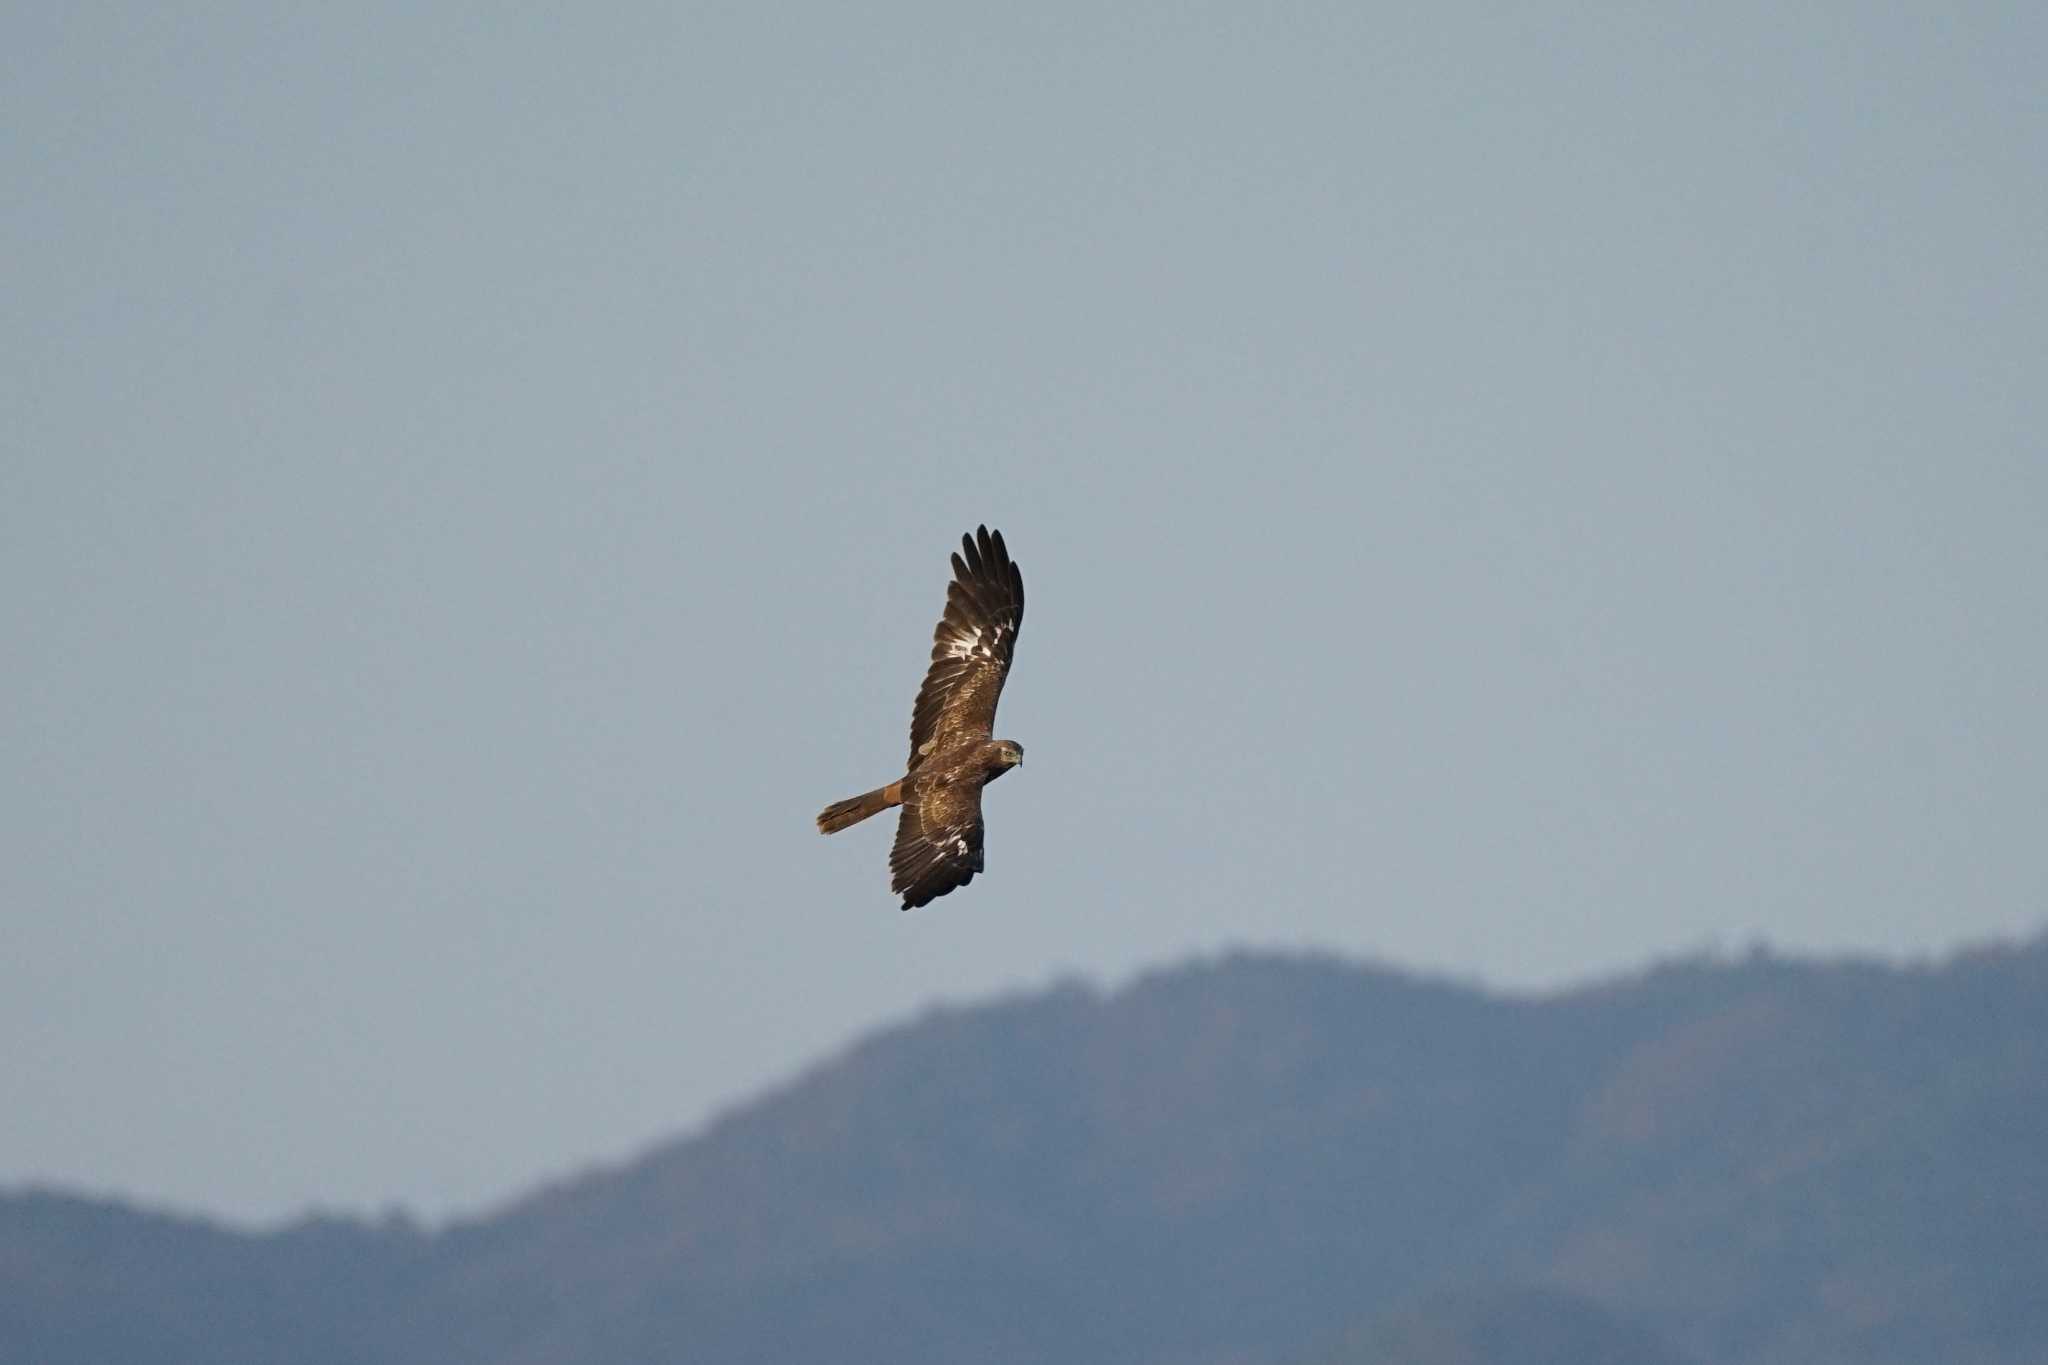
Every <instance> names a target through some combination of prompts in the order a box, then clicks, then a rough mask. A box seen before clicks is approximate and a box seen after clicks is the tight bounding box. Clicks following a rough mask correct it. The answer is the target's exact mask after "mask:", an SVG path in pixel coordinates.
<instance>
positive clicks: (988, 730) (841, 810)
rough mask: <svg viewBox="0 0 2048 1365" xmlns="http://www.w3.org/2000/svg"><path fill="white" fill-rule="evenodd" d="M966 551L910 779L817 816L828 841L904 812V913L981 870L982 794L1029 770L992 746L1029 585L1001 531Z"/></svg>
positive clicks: (956, 572)
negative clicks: (886, 814)
mask: <svg viewBox="0 0 2048 1365" xmlns="http://www.w3.org/2000/svg"><path fill="white" fill-rule="evenodd" d="M960 549H961V553H959V554H956V555H954V556H953V581H952V582H951V583H949V584H948V585H947V586H946V611H945V614H944V615H943V616H941V617H940V618H939V624H938V628H937V629H936V630H935V631H933V632H932V661H931V667H930V668H929V669H928V670H926V672H925V675H924V686H923V687H920V688H919V689H918V692H917V704H916V705H915V706H914V707H913V708H912V709H911V718H910V763H909V767H908V771H906V772H905V773H904V775H903V776H902V777H901V778H899V779H897V780H896V781H894V782H891V783H890V784H889V785H888V786H886V787H877V788H875V790H873V791H871V792H865V793H863V794H862V795H860V796H855V797H851V798H849V799H847V800H845V801H836V802H834V803H833V804H832V805H829V806H827V807H825V809H824V810H823V811H822V812H821V813H820V814H819V816H818V829H819V831H820V832H821V833H825V834H832V833H834V832H836V831H838V830H842V829H845V828H846V827H847V826H849V825H855V824H859V823H860V822H861V821H862V820H865V819H867V818H868V817H869V816H870V815H877V814H880V813H881V812H882V811H885V810H888V809H889V808H890V807H891V806H899V805H900V806H901V807H903V814H902V816H901V817H899V818H898V820H897V822H896V845H895V847H894V848H893V849H892V850H891V851H890V854H889V871H890V874H891V876H890V885H891V886H892V887H893V888H894V890H895V891H896V893H897V894H898V895H900V896H902V897H903V908H904V909H905V910H909V909H911V908H912V907H914V906H919V905H924V904H926V903H928V902H929V901H931V900H933V899H935V898H936V897H939V896H943V895H945V894H946V893H947V892H949V891H951V890H953V889H954V888H955V887H960V886H965V885H967V883H969V882H971V881H973V880H974V874H975V873H977V872H979V871H981V870H982V841H981V835H982V821H981V789H982V788H983V787H985V786H987V785H988V784H989V783H991V782H993V781H995V780H996V779H997V778H998V777H1001V776H1002V775H1003V774H1004V773H1006V772H1008V771H1009V770H1010V769H1011V768H1014V767H1016V766H1017V765H1018V764H1020V763H1022V762H1023V761H1024V747H1023V746H1022V745H1021V744H1017V743H1015V742H1013V741H1011V740H1007V739H995V738H993V737H992V736H993V735H994V734H995V722H996V702H997V700H998V699H999V698H1000V697H1001V696H1002V694H1003V680H1004V679H1005V678H1006V677H1008V676H1009V673H1010V657H1011V654H1012V653H1013V651H1014V650H1015V649H1016V647H1017V627H1018V625H1019V623H1021V622H1022V621H1023V619H1024V575H1023V574H1021V573H1019V572H1018V570H1017V566H1016V564H1014V563H1012V562H1011V560H1010V552H1009V550H1008V549H1007V548H1006V547H1005V546H1004V544H1003V535H1002V532H1000V531H991V530H989V529H988V528H987V527H986V526H983V527H980V528H978V529H977V530H976V531H975V533H974V534H973V535H971V536H962V537H961V538H960Z"/></svg>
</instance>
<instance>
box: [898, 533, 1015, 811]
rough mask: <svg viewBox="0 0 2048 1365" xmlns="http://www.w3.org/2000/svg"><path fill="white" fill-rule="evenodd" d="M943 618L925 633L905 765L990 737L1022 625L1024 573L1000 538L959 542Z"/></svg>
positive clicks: (964, 538) (994, 535)
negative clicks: (927, 639)
mask: <svg viewBox="0 0 2048 1365" xmlns="http://www.w3.org/2000/svg"><path fill="white" fill-rule="evenodd" d="M960 548H961V550H962V552H963V553H961V554H956V555H954V556H953V581H952V582H951V583H949V584H947V585H946V612H945V615H943V616H941V617H940V618H939V625H938V629H936V630H935V631H933V632H932V664H931V668H930V669H929V670H927V671H926V673H925V675H924V686H923V687H920V688H919V689H918V691H917V705H916V706H915V707H914V708H913V709H912V711H911V716H910V766H909V770H910V771H911V772H916V771H917V765H918V764H920V763H922V762H924V760H925V759H926V758H928V757H930V756H931V755H932V754H934V753H937V752H939V751H940V750H942V749H948V748H951V747H952V746H953V745H954V744H956V743H958V742H959V741H960V740H961V739H963V738H965V739H988V738H989V737H991V736H992V735H994V733H995V725H996V701H997V699H998V698H1000V697H1001V696H1002V694H1003V679H1004V678H1006V677H1008V676H1009V673H1010V656H1011V654H1012V652H1013V651H1015V649H1016V647H1017V628H1018V626H1019V625H1021V624H1022V623H1023V620H1024V575H1023V574H1022V573H1020V572H1018V569H1017V566H1016V565H1015V564H1013V563H1011V562H1010V552H1009V550H1008V549H1007V548H1006V547H1005V546H1004V545H1003V533H1002V532H1001V531H991V530H989V529H988V527H986V526H982V527H978V528H976V530H975V533H974V534H973V535H971V536H962V537H960Z"/></svg>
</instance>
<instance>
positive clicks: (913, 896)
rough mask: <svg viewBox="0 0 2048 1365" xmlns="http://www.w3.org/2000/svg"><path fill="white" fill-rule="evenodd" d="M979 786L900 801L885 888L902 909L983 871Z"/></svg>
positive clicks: (949, 786) (957, 786)
mask: <svg viewBox="0 0 2048 1365" xmlns="http://www.w3.org/2000/svg"><path fill="white" fill-rule="evenodd" d="M998 682H1000V680H998ZM981 786H982V784H981V783H979V782H961V783H946V784H944V785H941V786H935V787H933V788H931V789H930V790H929V791H927V792H925V793H924V794H923V795H921V796H919V797H918V798H917V799H916V800H914V801H909V802H906V803H904V806H903V814H902V815H901V816H899V817H898V818H897V820H896V847H895V848H893V849H891V850H890V852H889V873H890V877H889V887H890V889H891V890H893V891H895V892H896V894H897V895H899V896H901V897H903V908H904V909H905V910H911V909H915V908H916V907H918V906H920V905H924V904H926V903H927V902H929V901H931V900H933V899H935V898H937V897H939V896H943V895H945V894H946V893H947V892H948V891H951V890H953V889H954V888H955V887H960V886H965V885H967V883H969V882H971V881H973V880H974V874H975V873H977V872H979V871H981V866H982V863H981V830H982V825H981Z"/></svg>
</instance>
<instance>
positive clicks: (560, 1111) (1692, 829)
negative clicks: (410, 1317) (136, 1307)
mask: <svg viewBox="0 0 2048 1365" xmlns="http://www.w3.org/2000/svg"><path fill="white" fill-rule="evenodd" d="M2043 50H2048V10H2043V9H2042V8H2041V7H2039V6H2036V5H2023V4H2010V5H1998V4H1985V5H1968V6H1949V7H1927V6H1904V5H1890V4H1877V5H1872V4H1863V3H1856V4H1849V3H1839V4H1815V5H1807V6H1793V7H1786V6H1782V5H1765V4H1758V3H1735V4H1729V5H1720V6H1710V7H1695V6H1654V5H1653V6H1636V7H1608V6H1590V5H1588V6H1573V5H1555V6H1547V7H1537V8H1536V9H1533V10H1530V11H1528V12H1517V13H1515V14H1512V15H1504V14H1502V13H1501V12H1500V7H1497V6H1488V5H1466V4H1456V3H1449V4H1434V5H1428V6H1396V5H1355V4H1342V5H1339V4H1303V5H1296V6H1284V7H1280V8H1278V9H1261V8H1260V7H1256V6H1241V5H1208V4H1200V3H1195V4H1189V3H1176V4H1172V5H1164V4H1157V5H1155V4H1129V5H1122V6H1112V7H1104V6H1096V5H1077V4H1068V3H1057V2H1055V3H1048V4H1043V5H1036V6H1028V7H1017V6H1008V5H1005V6H995V5H982V4H965V5H962V4H940V3H936V2H935V0H934V2H932V3H905V2H903V0H894V2H885V3H880V4H877V5H873V6H865V7H853V6H836V5H808V4H791V5H783V6H691V5H635V4H621V5H609V6H597V7H561V6H506V5H497V4H493V5H457V4H449V5H440V6H431V7H419V6H413V5H399V4H394V3H366V4H359V5H353V6H346V7H331V6H330V7H298V8H297V9H294V8H292V7H284V8H282V9H280V8H279V7H277V6H273V5H258V4H253V3H251V4H221V5H214V6H206V7H196V6H195V7H164V6H157V5H143V4H131V5H119V4H112V5H102V6H55V5H48V6H27V5H20V6H11V7H9V8H8V10H7V12H6V16H5V18H4V19H0V171H4V175H5V182H6V183H7V184H8V185H9V186H10V187H11V192H10V193H9V194H7V195H6V196H4V202H0V257H4V259H5V260H6V261H7V263H8V265H7V269H6V270H5V272H4V274H0V353H4V358H5V363H4V365H0V443H4V444H0V639H4V640H5V641H6V655H7V663H6V667H5V668H4V670H0V916H4V918H0V1039H5V1045H4V1047H0V1094H4V1096H5V1102H4V1103H0V1187H20V1186H24V1185H30V1184H54V1185H57V1186H59V1187H62V1188H67V1189H76V1190H81V1191H89V1192H95V1193H110V1194H118V1195H121V1196H123V1197H129V1198H134V1199H139V1200H143V1201H145V1202H148V1203H151V1204H155V1205H161V1206H166V1207H171V1208H178V1209H187V1210H195V1211H200V1212H204V1213H208V1214H211V1215H214V1216H219V1217H223V1218H228V1219H232V1220H238V1221H244V1222H252V1223H268V1222H272V1221H275V1220H279V1219H284V1218H288V1217H292V1216H295V1215H297V1214H299V1213H301V1212H303V1211H304V1210H307V1209H309V1208H323V1209H333V1210H347V1211H371V1212H374V1211H376V1210H380V1209H385V1208H389V1207H391V1206H403V1207H405V1208H407V1209H410V1210H412V1211H414V1212H415V1213H417V1214H419V1215H420V1216H422V1217H425V1218H429V1219H439V1218H445V1217H450V1216H458V1215H468V1214H473V1213H476V1212H478V1211H481V1210H486V1209H488V1208H490V1207H493V1206H495V1205H497V1204H500V1203H502V1202H503V1201H505V1200H507V1199H510V1198H512V1197H514V1196H516V1195H517V1194H519V1193H520V1192H522V1191H524V1190H526V1189H529V1188H531V1187H532V1186H533V1185H534V1184H535V1183H536V1182H538V1181H541V1180H545V1179H556V1178H562V1177H564V1176H567V1175H570V1174H573V1173H574V1172H576V1171H578V1170H581V1169H585V1168H588V1167H589V1166H590V1165H592V1164H593V1163H606V1162H613V1161H617V1160H620V1159H623V1158H626V1157H628V1156H630V1155H631V1154H633V1153H634V1152H636V1151H639V1150H642V1149H643V1148H644V1147H645V1146H646V1145H647V1144H649V1143H652V1142H654V1141H657V1140H659V1139H663V1138H666V1137H670V1136H673V1135H675V1134H678V1133H683V1132H687V1131H690V1130H691V1129H692V1128H693V1127H694V1126H696V1125H699V1124H701V1123H703V1122H704V1121H705V1120H706V1119H707V1117H709V1116H710V1115H713V1114H715V1113H717V1112H718V1111H720V1110H721V1109H722V1108H724V1107H727V1106H730V1105H731V1104H734V1103H736V1102H740V1101H743V1100H744V1099H745V1098H747V1097H748V1096H750V1095H754V1094H758V1093H760V1092H761V1091H762V1090H763V1089H764V1088H766V1087H770V1086H773V1085H776V1084H780V1083H783V1082H785V1081H787V1080H788V1079H789V1078H790V1077H791V1076H793V1075H795V1074H797V1073H798V1072H799V1071H800V1070H801V1069H802V1068H803V1067H805V1066H808V1065H811V1064H814V1063H816V1062H817V1061H818V1060H819V1059H821V1058H824V1057H827V1056H829V1055H831V1053H832V1052H833V1051H834V1050H836V1049H838V1048H840V1047H842V1046H844V1045H845V1044H846V1043H847V1042H848V1041H849V1040H851V1039H852V1038H854V1037H856V1036H858V1035H859V1034H860V1033H861V1032H863V1031H864V1030H868V1029H871V1028H873V1027H875V1026H877V1025H879V1024H881V1023H884V1022H887V1021H892V1020H898V1019H901V1018H904V1017H908V1016H912V1015H915V1014H916V1013H917V1012H919V1011H921V1010H924V1009H927V1008H929V1007H931V1006H932V1005H933V1004H934V1003H935V1002H950V1003H956V1004H957V1003H966V1002H972V1001H976V1000H980V999H985V998H988V997H989V996H991V995H992V994H995V993H999V992H1006V991H1014V990H1022V989H1031V988H1035V987H1038V986H1041V985H1043V984H1045V983H1047V982H1050V981H1053V980H1056V979H1061V978H1065V977H1069V976H1081V977H1084V978H1087V979H1092V980H1095V981H1099V982H1103V983H1111V984H1113V983H1115V982H1118V981H1121V980H1124V979H1128V977H1129V976H1130V975H1131V974H1132V973H1134V972H1138V971H1142V970H1146V969H1150V968H1154V967H1159V966H1162V965H1166V964H1170V963H1173V962H1176V961H1179V960H1183V959H1185V958H1187V957H1189V956H1190V955H1195V954H1205V953H1214V952H1218V951H1223V950H1226V949H1228V948H1231V947H1235V946H1254V947H1259V946H1264V947H1284V948H1303V947H1313V948H1320V949H1326V950H1329V951H1334V952H1338V953H1341V954H1344V955H1346V956H1349V957H1353V958H1358V959H1370V960H1375V961H1380V962H1386V963H1391V964H1397V965H1400V966H1403V967H1407V968H1413V969H1416V970H1423V971H1429V972H1434V973H1444V974H1448V975H1451V976H1454V977H1458V978H1461V979H1466V980H1471V981H1476V982H1483V983H1487V984H1489V985H1491V986H1494V987H1496V988H1501V989H1522V990H1527V989H1539V990H1548V989H1555V988H1561V987H1565V986H1569V985H1571V984H1573V983H1577V982H1583V981H1586V980H1588V979H1593V978H1597V977H1600V976H1603V975H1608V974H1613V973H1618V972H1623V971H1627V970H1630V969H1633V968H1636V967H1639V966H1641V965H1643V964H1644V963H1646V962H1649V961H1652V960H1655V959H1658V958H1661V957H1670V956H1673V955H1680V954H1692V953H1699V952H1703V951H1709V952H1740V951H1744V950H1746V949H1747V948H1748V946H1749V945H1751V944H1753V943H1756V942H1767V943H1769V944H1770V945H1772V946H1773V947H1774V948H1776V949H1778V950H1780V951H1785V952H1797V953H1815V954H1827V955H1835V954H1844V953H1857V954H1880V955H1884V956H1887V957H1892V958H1901V959H1919V958H1927V957H1937V956H1939V955H1941V954H1943V953H1946V952H1949V951H1952V950H1954V949H1956V948H1957V947H1959V946H1961V945H1967V944H1972V943H1979V942H1983V941H1986V940H1990V939H1996V938H2000V937H2011V936H2018V935H2025V934H2030V933H2033V932H2037V931H2039V929H2040V928H2041V926H2042V925H2043V924H2044V922H2048V839H2043V838H2041V830H2042V829H2043V828H2044V825H2048V787H2044V778H2043V774H2044V773H2048V708H2044V706H2043V705H2042V696H2043V682H2042V679H2043V674H2044V670H2048V591H2044V588H2048V534H2044V530H2043V528H2044V525H2048V447H2044V441H2043V438H2042V435H2041V433H2042V432H2043V431H2044V430H2048V382H2044V368H2048V366H2044V362H2048V252H2044V251H2043V250H2042V243H2043V242H2044V241H2048V177H2044V176H2043V175H2042V173H2041V169H2042V167H2043V166H2044V165H2048V98H2044V95H2043V86H2042V83H2041V80H2040V73H2039V69H2038V56H2039V53H2040V52H2042V51H2043ZM982 522H987V523H989V524H991V525H994V526H997V527H1000V528H1001V529H1002V530H1003V532H1004V533H1005V535H1006V537H1007V539H1008V542H1009V545H1010V548H1011V550H1012V552H1013V554H1014V555H1015V557H1016V558H1017V560H1018V561H1019V562H1020V564H1021V565H1022V567H1023V572H1024V577H1025V581H1026V584H1027V588H1028V593H1029V603H1030V605H1029V610H1028V612H1027V615H1026V618H1025V622H1024V628H1023V631H1022V633H1021V637H1020V641H1019V645H1018V652H1017V663H1016V668H1015V671H1014V673H1013V675H1012V678H1011V681H1010V686H1009V689H1008V691H1007V692H1006V693H1005V696H1004V700H1003V705H1002V712H1001V715H1000V717H999V720H998V725H997V730H998V733H999V734H1001V735H1003V736H1006V737H1011V738H1015V739H1017V740H1019V741H1021V742H1022V743H1023V744H1024V745H1025V746H1026V748H1027V749H1028V751H1029V755H1030V757H1029V761H1028V763H1027V764H1026V766H1025V767H1024V768H1023V769H1022V770H1021V771H1020V772H1018V773H1015V774H1012V775H1011V776H1010V777H1009V778H1008V779H1007V780H1006V781H1004V782H1003V783H1001V784H1000V785H998V786H996V787H994V788H993V789H991V791H990V792H989V794H988V799H987V813H988V820H989V828H988V836H987V844H988V852H987V856H988V868H987V872H986V874H985V875H984V876H982V877H980V878H977V879H976V881H975V883H974V884H973V886H971V887H969V888H967V889H966V890H964V891H961V892H957V893H955V894H954V895H952V896H949V897H947V898H945V899H944V900H941V901H938V902H936V903H934V904H933V905H932V906H930V907H928V908H926V909H924V910H920V911H918V912H915V913H912V914H903V913H900V912H899V911H898V910H897V908H896V902H895V899H894V898H893V897H891V896H890V894H889V891H888V886H887V880H888V875H887V866H886V862H887V848H888V843H889V839H890V834H891V831H890V829H889V827H888V823H887V822H886V821H876V822H872V823H870V824H868V825H863V826H861V827H859V828H857V829H855V830H852V831H849V832H847V833H844V834H840V835H836V836H834V837H833V838H831V839H829V840H827V839H822V838H820V837H819V836H818V834H817V833H816V832H815V829H814V827H813V824H812V820H813V817H814V815H815V813H816V811H817V810H818V808H820V807H821V806H823V805H824V804H825V803H827V802H828V801H831V800H834V799H836V798H839V797H842V796H847V795H851V794H853V793H855V792H858V791H861V790H864V789H866V788H869V787H872V786H875V785H878V784H879V783H881V782H884V781H887V780H890V779H892V778H894V777H896V776H898V775H900V772H901V764H902V762H903V759H904V755H905V752H906V749H907V745H906V742H905V737H906V733H907V728H908V724H909V716H910V702H911V698H912V696H913V694H914V692H915V690H916V686H917V682H918V680H919V678H920V676H921V673H922V669H923V665H924V662H925V659H926V657H927V651H928V649H929V647H930V640H931V631H932V627H933V624H934V622H935V621H936V619H937V616H938V611H939V608H940V606H941V604H942V602H943V596H944V584H945V580H946V576H947V573H948V568H947V559H946V557H947V554H948V552H949V551H950V549H951V548H952V547H953V546H954V545H955V544H956V543H957V541H958V537H959V535H960V533H961V532H962V531H965V530H968V529H970V528H972V527H973V526H975V525H976V524H978V523H982Z"/></svg>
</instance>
